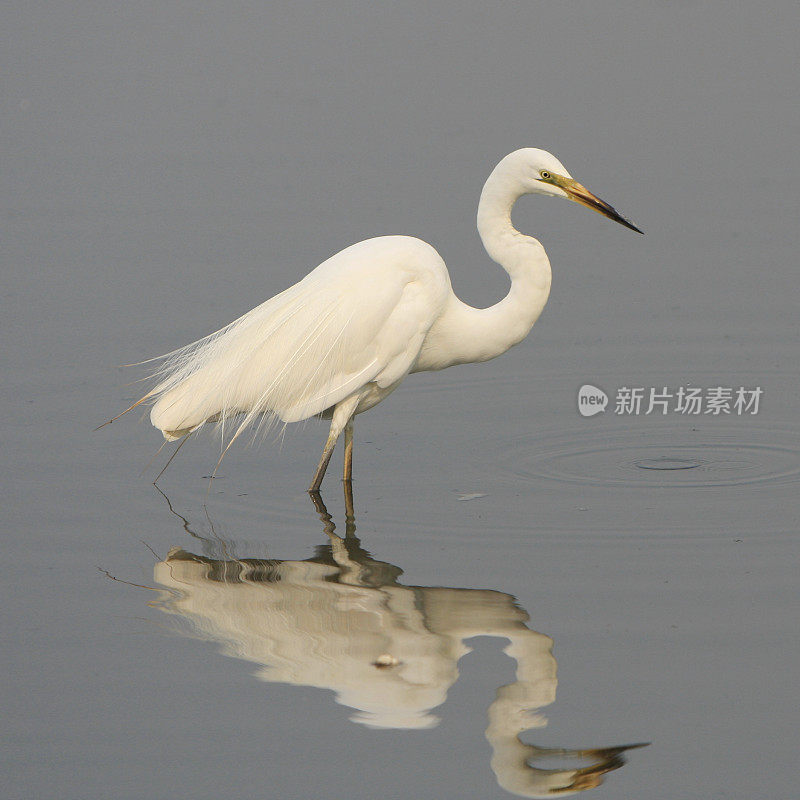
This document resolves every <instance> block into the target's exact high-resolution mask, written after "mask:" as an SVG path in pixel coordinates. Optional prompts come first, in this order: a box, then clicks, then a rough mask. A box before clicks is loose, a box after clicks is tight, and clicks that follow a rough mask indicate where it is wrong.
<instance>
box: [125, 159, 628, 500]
mask: <svg viewBox="0 0 800 800" xmlns="http://www.w3.org/2000/svg"><path fill="white" fill-rule="evenodd" d="M529 193H537V194H545V195H550V196H556V197H566V198H569V199H572V200H576V201H577V202H580V203H582V204H584V205H587V206H589V207H591V208H594V209H595V210H597V211H600V212H601V213H603V214H605V215H606V216H609V217H611V218H612V219H614V220H616V221H617V222H620V223H622V224H623V225H626V226H627V227H630V228H632V229H633V230H638V228H635V227H634V226H633V225H631V224H630V223H629V222H627V221H626V220H624V219H623V218H622V217H621V216H620V215H619V214H617V212H616V211H614V209H613V208H611V206H609V205H607V204H606V203H604V202H603V201H601V200H599V199H598V198H597V197H595V196H594V195H592V194H591V193H590V192H588V190H586V189H585V188H584V187H583V186H581V185H580V184H579V183H577V182H576V181H575V180H573V179H572V178H571V176H570V175H569V173H568V172H567V171H566V169H565V168H564V167H563V165H562V164H561V163H560V162H559V161H558V159H556V158H555V157H554V156H552V155H551V154H550V153H547V152H545V151H543V150H537V149H534V148H525V149H523V150H517V151H515V152H514V153H511V154H510V155H508V156H506V157H505V158H504V159H503V160H502V161H501V162H500V163H499V164H498V165H497V167H496V168H495V169H494V171H493V172H492V174H491V175H490V176H489V179H488V180H487V182H486V185H485V186H484V189H483V193H482V195H481V201H480V205H479V208H478V230H479V233H480V235H481V239H482V241H483V243H484V246H485V247H486V250H487V252H488V253H489V255H490V256H491V257H492V258H493V259H494V260H495V261H496V262H498V263H499V264H500V265H501V266H502V267H503V268H504V269H505V270H506V271H507V272H508V274H509V276H510V278H511V289H510V291H509V293H508V295H507V296H506V297H505V298H504V299H503V300H501V301H500V302H499V303H497V304H496V305H494V306H492V307H491V308H487V309H475V308H472V307H470V306H468V305H466V304H464V303H462V302H461V301H460V300H459V299H458V298H457V297H456V296H455V295H454V294H453V291H452V288H451V286H450V277H449V275H448V272H447V268H446V266H445V264H444V261H442V259H441V257H440V256H439V254H438V253H437V252H436V251H435V250H434V249H433V248H432V247H431V246H430V245H428V244H426V243H425V242H423V241H421V240H419V239H415V238H413V237H409V236H382V237H378V238H375V239H367V240H366V241H363V242H359V243H358V244H355V245H352V246H351V247H348V248H346V249H345V250H342V251H341V252H339V253H337V254H336V255H334V256H332V257H331V258H329V259H328V260H327V261H324V262H323V263H322V264H320V265H319V266H318V267H317V268H316V269H315V270H313V271H312V272H311V273H309V274H308V275H307V276H306V277H305V278H303V280H301V281H300V282H299V283H296V284H295V285H294V286H291V287H290V288H288V289H286V291H284V292H281V293H280V294H278V295H276V296H275V297H273V298H271V299H269V300H267V301H266V302H265V303H262V304H261V305H260V306H257V307H256V308H254V309H253V310H252V311H249V312H248V313H247V314H245V315H244V316H242V317H240V318H239V319H237V320H236V321H235V322H232V323H231V324H230V325H227V326H226V327H224V328H222V329H221V330H219V331H217V332H216V333H213V334H211V335H210V336H207V337H206V338H204V339H201V340H199V341H197V342H194V343H193V344H190V345H187V346H186V347H183V348H181V349H180V350H177V351H175V352H174V353H170V354H168V355H167V356H165V357H164V363H163V365H162V367H161V369H160V370H159V371H158V373H157V375H158V379H159V382H158V383H157V385H156V386H155V387H154V388H153V390H152V391H151V392H149V393H148V394H147V395H146V396H145V397H143V398H142V400H140V401H139V403H141V402H143V401H144V400H153V401H154V405H153V408H152V411H151V414H150V419H151V421H152V423H153V425H154V426H155V427H156V428H158V429H159V430H161V431H162V432H163V434H164V436H165V437H166V438H167V439H170V440H171V439H177V438H181V437H184V436H186V435H188V434H189V433H191V432H192V431H195V430H197V429H198V428H200V427H201V426H203V425H205V424H206V423H208V422H215V423H217V424H219V425H221V426H223V429H224V428H225V427H226V426H227V423H228V422H229V421H231V420H233V419H236V420H237V421H238V426H237V428H236V431H235V433H234V434H233V436H232V437H231V438H230V440H229V442H228V445H227V446H228V447H229V446H230V444H231V443H232V441H233V440H234V439H236V438H237V437H238V435H239V433H240V432H241V431H243V430H244V429H245V428H246V427H247V426H249V425H250V424H252V423H254V422H255V421H257V420H259V421H264V420H267V421H269V420H276V419H278V420H281V421H283V422H286V423H288V422H297V421H300V420H304V419H308V418H309V417H312V416H315V415H319V414H323V415H324V416H330V417H332V422H331V430H330V433H329V435H328V440H327V442H326V444H325V448H324V450H323V454H322V459H321V460H320V464H319V467H318V468H317V472H316V475H315V477H314V480H313V482H312V485H311V491H316V490H318V489H319V486H320V484H321V482H322V478H323V476H324V473H325V470H326V468H327V465H328V462H329V460H330V457H331V453H332V452H333V447H334V445H335V444H336V440H337V439H338V437H339V434H340V433H341V432H342V431H344V432H345V441H346V450H345V470H344V476H345V480H350V478H351V475H352V430H353V427H352V419H353V416H354V415H355V414H358V413H361V412H362V411H366V410H367V409H369V408H371V407H372V406H374V405H375V404H376V403H379V402H380V401H381V400H382V399H383V398H385V397H386V396H387V395H388V394H389V393H391V392H392V391H393V390H394V389H395V388H396V387H397V386H398V385H399V383H400V382H401V381H402V380H403V378H404V377H405V376H406V375H407V374H408V373H409V372H417V371H422V370H435V369H442V368H444V367H447V366H450V365H452V364H459V363H465V362H470V361H485V360H487V359H490V358H494V357H495V356H497V355H500V354H501V353H503V352H505V351H506V350H508V348H509V347H511V346H513V345H514V344H516V343H517V342H519V341H521V340H522V339H523V338H524V337H525V336H526V335H527V333H528V331H529V330H530V328H531V327H532V325H533V324H534V322H535V321H536V319H537V318H538V316H539V314H540V313H541V310H542V308H543V307H544V305H545V303H546V302H547V296H548V294H549V290H550V263H549V261H548V259H547V255H546V254H545V252H544V248H543V247H542V246H541V244H540V243H539V242H538V241H537V240H536V239H533V238H532V237H529V236H523V235H522V234H521V233H519V231H517V230H515V229H514V227H513V226H512V224H511V208H512V206H513V205H514V203H515V202H516V200H517V199H518V198H519V197H520V196H521V195H523V194H529ZM139 403H137V404H135V405H138V404H139ZM133 407H134V406H132V408H133ZM128 410H130V409H128ZM226 449H227V447H226Z"/></svg>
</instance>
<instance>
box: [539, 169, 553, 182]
mask: <svg viewBox="0 0 800 800" xmlns="http://www.w3.org/2000/svg"><path fill="white" fill-rule="evenodd" d="M539 177H540V178H541V179H542V180H543V181H549V180H550V177H551V176H550V173H549V172H548V171H547V170H546V169H543V170H542V171H541V172H540V173H539Z"/></svg>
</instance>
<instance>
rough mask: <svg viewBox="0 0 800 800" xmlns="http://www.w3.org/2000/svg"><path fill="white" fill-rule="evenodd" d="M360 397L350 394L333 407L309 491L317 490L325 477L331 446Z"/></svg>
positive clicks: (351, 414)
mask: <svg viewBox="0 0 800 800" xmlns="http://www.w3.org/2000/svg"><path fill="white" fill-rule="evenodd" d="M360 399H361V395H360V394H356V395H351V396H350V397H348V398H347V399H346V400H342V402H341V403H337V405H336V407H335V408H334V409H333V418H332V419H331V429H330V433H328V438H327V440H326V441H325V447H323V448H322V458H320V460H319V466H318V467H317V471H316V472H315V473H314V480H313V481H311V486H309V487H308V491H309V492H318V491H319V487H320V486H322V479H323V478H324V477H325V470H326V469H328V464H329V463H330V460H331V456H332V455H333V448H334V447H336V440H337V439H338V438H339V434H340V433H341V432H342V431H343V430H344V429H345V428H346V427H347V423H348V422H349V421H350V418H351V417H352V416H353V414H354V413H355V410H356V406H357V405H358V402H359V400H360Z"/></svg>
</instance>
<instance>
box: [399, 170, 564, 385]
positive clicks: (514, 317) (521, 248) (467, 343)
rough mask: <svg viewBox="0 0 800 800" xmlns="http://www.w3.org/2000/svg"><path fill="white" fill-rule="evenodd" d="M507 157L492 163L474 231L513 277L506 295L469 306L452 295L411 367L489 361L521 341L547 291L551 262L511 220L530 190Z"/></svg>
mask: <svg viewBox="0 0 800 800" xmlns="http://www.w3.org/2000/svg"><path fill="white" fill-rule="evenodd" d="M505 162H506V159H504V160H503V161H501V162H500V163H499V164H498V165H497V167H495V169H494V171H493V172H492V174H491V175H490V176H489V179H488V180H487V181H486V184H485V185H484V187H483V192H482V193H481V199H480V203H479V204H478V233H479V234H480V237H481V241H482V242H483V246H484V248H485V249H486V252H487V253H488V254H489V256H490V257H491V258H492V260H493V261H495V262H497V263H498V264H499V265H500V266H501V267H502V268H503V269H504V270H505V271H506V272H507V273H508V275H509V277H510V278H511V288H510V290H509V292H508V294H507V295H506V296H505V297H504V298H503V299H502V300H501V301H500V302H499V303H496V304H495V305H493V306H490V307H489V308H473V307H472V306H470V305H467V304H466V303H464V302H462V301H461V300H459V299H458V297H456V296H455V295H452V296H451V297H450V300H449V302H448V305H447V307H446V308H445V311H444V313H443V314H442V316H441V317H440V319H439V320H437V321H436V323H434V325H433V327H432V328H431V330H430V332H429V334H428V337H427V339H426V342H425V345H424V347H423V349H422V352H421V353H420V357H419V361H418V364H417V367H416V369H415V370H414V371H415V372H416V371H419V370H431V369H443V368H444V367H449V366H452V365H453V364H464V363H469V362H473V361H488V360H489V359H491V358H496V357H497V356H499V355H502V354H503V353H505V352H506V350H508V349H509V348H510V347H513V346H514V345H515V344H519V342H521V341H522V340H523V339H524V338H525V337H526V336H527V335H528V332H529V331H530V329H531V328H532V327H533V324H534V323H535V322H536V320H537V319H538V318H539V315H540V314H541V313H542V309H543V308H544V306H545V304H546V303H547V298H548V295H549V294H550V281H551V270H550V260H549V259H548V257H547V253H545V250H544V247H542V245H541V244H540V242H539V241H538V240H537V239H534V238H533V237H532V236H525V235H524V234H522V233H520V232H519V231H518V230H517V229H516V228H515V227H514V226H513V224H512V223H511V209H512V208H513V207H514V203H516V202H517V200H518V199H519V198H520V197H521V196H522V195H523V194H527V193H528V192H529V191H530V190H529V189H526V188H525V187H524V185H523V184H522V182H521V181H520V180H519V179H518V178H517V177H516V174H515V170H514V168H513V165H509V164H507V163H505Z"/></svg>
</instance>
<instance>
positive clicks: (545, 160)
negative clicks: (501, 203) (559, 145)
mask: <svg viewBox="0 0 800 800" xmlns="http://www.w3.org/2000/svg"><path fill="white" fill-rule="evenodd" d="M504 162H508V164H507V166H508V167H509V168H510V169H511V170H513V171H514V172H515V173H516V174H517V176H518V177H519V179H520V180H521V181H522V187H521V190H522V192H524V193H525V194H544V195H549V196H550V197H566V198H567V200H573V201H575V202H576V203H580V204H581V205H583V206H586V207H587V208H591V209H593V210H594V211H597V212H598V213H600V214H603V216H606V217H608V218H609V219H613V220H614V222H619V224H620V225H624V226H625V227H626V228H630V229H631V230H632V231H636V232H637V233H642V231H640V230H639V229H638V228H637V227H636V226H635V225H633V224H631V223H630V222H628V220H626V219H625V218H624V217H623V216H622V215H621V214H619V213H618V212H617V211H615V210H614V209H613V208H612V207H611V206H610V205H609V204H608V203H606V202H605V201H604V200H601V199H600V198H599V197H597V196H596V195H594V194H592V193H591V192H590V191H589V190H588V189H587V188H586V187H585V186H583V185H581V184H580V183H578V181H576V180H575V179H574V178H573V177H572V176H571V175H570V174H569V172H567V168H566V167H565V166H564V165H563V164H562V163H561V162H560V161H559V160H558V159H557V158H556V157H555V156H554V155H553V154H552V153H548V152H547V151H546V150H539V149H537V148H535V147H525V148H523V149H522V150H516V151H515V152H513V153H511V154H510V155H508V156H506V157H505V158H504V159H503V161H502V162H500V163H501V164H502V163H504Z"/></svg>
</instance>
